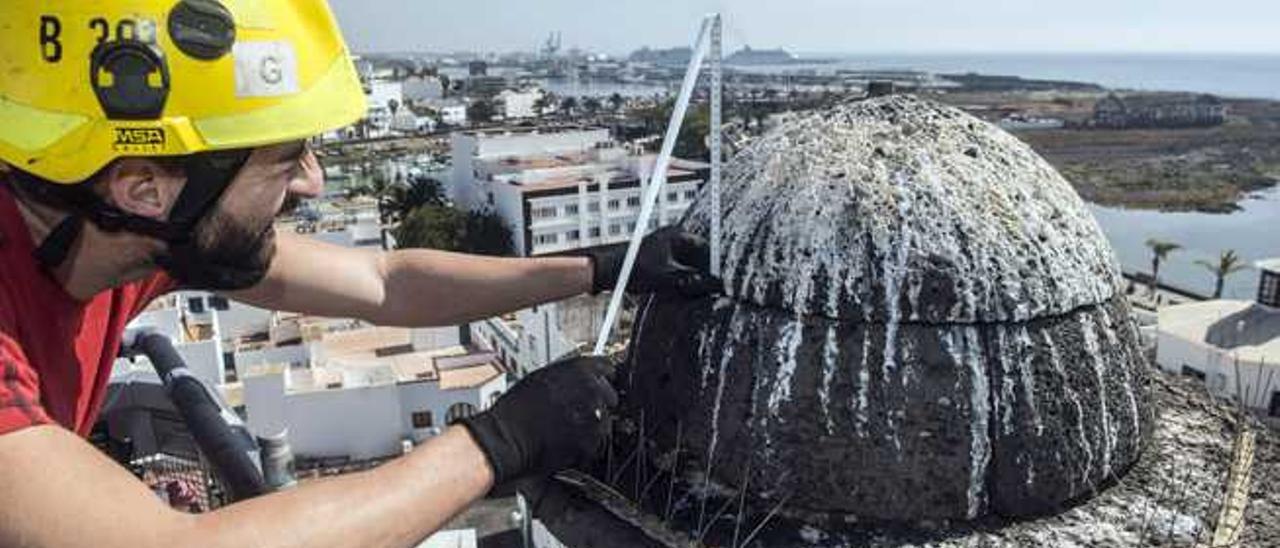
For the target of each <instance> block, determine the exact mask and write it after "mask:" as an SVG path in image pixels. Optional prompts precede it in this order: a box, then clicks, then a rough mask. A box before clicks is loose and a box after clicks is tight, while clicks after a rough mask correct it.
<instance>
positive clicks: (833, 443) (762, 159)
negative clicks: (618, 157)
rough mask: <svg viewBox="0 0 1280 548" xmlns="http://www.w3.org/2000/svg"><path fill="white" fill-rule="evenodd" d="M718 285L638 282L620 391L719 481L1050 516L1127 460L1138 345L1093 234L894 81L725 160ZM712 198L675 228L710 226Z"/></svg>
mask: <svg viewBox="0 0 1280 548" xmlns="http://www.w3.org/2000/svg"><path fill="white" fill-rule="evenodd" d="M723 193H724V198H723V204H722V206H723V210H722V212H723V213H722V219H723V227H724V247H723V249H724V254H723V257H722V263H721V265H722V268H723V274H724V278H725V283H726V286H727V288H728V294H727V296H725V297H722V298H719V299H715V300H712V299H707V300H702V301H694V302H688V301H674V300H673V301H667V300H662V299H659V298H652V299H650V300H648V301H647V302H646V303H645V306H643V307H642V308H641V310H640V312H639V315H638V317H637V322H636V326H635V328H634V332H633V344H632V348H631V355H630V362H629V365H628V371H626V377H625V378H626V379H629V385H628V386H627V387H626V389H625V398H624V400H625V407H626V409H627V410H628V411H629V412H631V413H636V414H638V413H639V412H641V411H643V412H644V413H645V415H646V417H647V420H648V421H649V424H650V425H651V428H652V430H653V431H654V432H655V433H656V436H655V439H656V440H658V443H659V444H665V446H666V447H665V448H666V449H670V448H671V447H672V444H673V442H674V438H675V437H676V431H677V430H681V431H682V432H683V436H684V439H683V442H682V443H683V447H684V448H685V449H686V450H688V451H690V452H691V453H692V454H693V455H694V456H695V457H699V458H701V459H702V460H703V461H704V462H703V465H704V466H706V468H707V470H709V471H710V476H711V478H713V479H714V480H715V481H717V482H718V483H721V484H723V485H724V486H728V487H732V486H734V485H738V484H739V483H741V482H742V481H743V478H744V474H746V472H747V471H748V470H749V471H750V476H751V481H750V483H749V484H750V485H752V486H754V487H753V488H752V489H751V490H752V493H751V494H753V495H754V496H756V497H765V498H767V497H778V496H784V495H785V496H788V497H789V499H788V500H789V502H788V506H789V507H792V508H796V509H799V510H803V511H814V512H831V513H837V514H843V515H852V516H857V517H860V518H866V519H874V520H887V521H914V520H922V519H974V518H978V517H981V516H984V515H988V514H992V513H997V514H1002V515H1028V514H1037V513H1043V512H1049V511H1053V510H1055V509H1057V508H1060V507H1061V506H1062V505H1063V504H1065V503H1066V502H1067V501H1071V500H1075V499H1079V498H1080V497H1082V496H1085V495H1088V494H1090V493H1092V492H1094V491H1095V490H1096V489H1098V488H1099V486H1100V485H1102V484H1103V483H1104V482H1106V481H1107V480H1109V479H1111V478H1114V477H1116V476H1118V475H1119V474H1121V473H1122V472H1123V471H1124V470H1126V469H1127V468H1128V467H1129V466H1130V465H1131V464H1132V463H1133V462H1135V460H1136V459H1137V458H1138V456H1139V454H1140V451H1141V447H1142V440H1143V439H1144V437H1145V436H1146V434H1147V433H1148V432H1149V430H1150V423H1151V417H1150V411H1149V409H1148V407H1147V404H1146V398H1145V396H1144V390H1143V386H1144V379H1145V374H1146V368H1147V365H1146V362H1145V358H1144V357H1143V354H1142V350H1141V348H1140V344H1139V337H1138V333H1137V329H1136V326H1135V325H1134V323H1133V321H1132V319H1131V318H1130V314H1129V310H1128V305H1127V303H1126V301H1125V300H1124V297H1123V295H1122V294H1121V284H1120V276H1119V269H1118V267H1117V265H1116V261H1115V259H1114V256H1113V253H1112V250H1111V248H1110V245H1109V244H1108V242H1107V240H1106V238H1105V237H1104V235H1103V234H1102V231H1101V230H1100V228H1099V227H1098V225H1097V223H1096V222H1095V221H1094V219H1093V217H1092V215H1091V214H1090V213H1089V211H1088V210H1087V208H1086V207H1085V205H1084V203H1083V201H1082V200H1081V199H1080V198H1079V196H1078V195H1076V193H1075V192H1074V191H1073V190H1072V188H1071V187H1070V185H1069V184H1068V183H1067V182H1066V181H1065V180H1064V179H1063V178H1062V176H1061V175H1059V174H1058V173H1057V171H1055V170H1054V169H1053V167H1052V166H1050V165H1049V164H1048V163H1047V162H1046V161H1045V160H1043V159H1042V158H1040V157H1039V156H1038V155H1037V154H1036V153H1035V152H1034V151H1032V150H1031V149H1030V148H1029V147H1028V146H1027V145H1025V144H1024V143H1022V142H1021V141H1019V140H1018V139H1016V138H1015V137H1013V136H1011V135H1009V134H1007V133H1005V132H1003V131H1002V130H1000V129H998V128H996V127H994V126H992V125H990V124H987V123H985V122H983V121H981V120H979V119H977V118H974V117H972V116H970V115H968V114H966V113H964V112H962V111H960V110H957V109H954V108H950V107H945V106H941V105H938V104H935V103H931V102H928V101H924V100H920V99H917V98H914V97H909V96H892V97H884V98H878V99H872V100H867V101H861V102H855V103H849V104H846V105H843V106H840V107H837V108H834V109H831V110H828V111H823V112H818V113H814V114H810V115H806V116H802V117H798V118H795V119H793V120H791V121H789V122H787V123H786V124H785V125H783V126H782V127H779V128H777V129H776V130H774V131H772V132H770V133H769V134H767V135H765V136H764V137H762V138H761V139H758V140H757V141H755V142H753V143H752V144H751V145H750V146H749V147H748V148H747V149H746V150H744V151H742V152H741V153H740V154H739V155H738V156H737V157H735V158H734V159H733V160H732V161H731V162H730V164H729V166H728V168H727V170H726V177H725V184H724V188H723ZM708 202H709V200H708V199H707V196H706V193H705V192H704V193H703V196H701V197H700V199H699V200H698V202H696V203H695V204H694V206H693V207H692V208H691V209H690V212H689V214H688V215H687V217H686V218H685V219H684V221H683V225H684V226H685V228H687V229H689V230H691V231H693V232H696V233H701V234H704V235H705V234H707V233H708V232H709V228H708V218H709V217H708V214H709V213H710V211H709V203H708Z"/></svg>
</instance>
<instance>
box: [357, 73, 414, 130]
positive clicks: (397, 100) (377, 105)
mask: <svg viewBox="0 0 1280 548" xmlns="http://www.w3.org/2000/svg"><path fill="white" fill-rule="evenodd" d="M366 100H367V101H368V103H369V112H368V114H367V115H366V117H365V118H366V119H367V121H368V122H369V135H368V136H369V137H381V136H385V135H386V134H387V132H389V131H391V122H392V119H393V117H394V116H395V115H396V114H398V113H399V112H400V111H401V109H404V110H408V108H407V107H406V106H405V102H404V86H403V84H402V83H401V82H391V81H385V80H374V81H372V82H370V83H369V94H368V97H366ZM393 105H394V109H393ZM393 110H394V112H393Z"/></svg>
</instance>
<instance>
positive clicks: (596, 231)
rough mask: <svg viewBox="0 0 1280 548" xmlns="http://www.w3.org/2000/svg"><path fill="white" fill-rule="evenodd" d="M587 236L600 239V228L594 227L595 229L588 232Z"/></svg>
mask: <svg viewBox="0 0 1280 548" xmlns="http://www.w3.org/2000/svg"><path fill="white" fill-rule="evenodd" d="M587 234H590V235H591V237H592V238H599V237H600V227H598V226H593V227H591V229H590V230H587Z"/></svg>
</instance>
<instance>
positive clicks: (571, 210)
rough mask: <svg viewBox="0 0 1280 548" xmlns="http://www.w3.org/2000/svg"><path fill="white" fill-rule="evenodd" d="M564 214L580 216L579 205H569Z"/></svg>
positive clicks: (565, 207)
mask: <svg viewBox="0 0 1280 548" xmlns="http://www.w3.org/2000/svg"><path fill="white" fill-rule="evenodd" d="M564 214H565V215H577V214H578V204H569V205H567V206H564Z"/></svg>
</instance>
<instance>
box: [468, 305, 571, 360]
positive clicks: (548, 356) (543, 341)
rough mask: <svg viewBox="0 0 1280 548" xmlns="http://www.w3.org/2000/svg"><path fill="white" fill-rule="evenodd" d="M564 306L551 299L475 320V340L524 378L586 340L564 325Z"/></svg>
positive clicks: (473, 330) (568, 352)
mask: <svg viewBox="0 0 1280 548" xmlns="http://www.w3.org/2000/svg"><path fill="white" fill-rule="evenodd" d="M563 310H564V309H563V308H562V307H561V306H560V304H559V303H550V304H546V305H542V306H535V307H533V308H526V309H524V310H520V311H517V312H514V313H511V314H508V315H506V316H503V317H498V318H489V319H486V320H483V321H479V322H474V323H472V324H471V326H470V329H471V333H472V340H473V341H475V343H476V344H477V345H478V346H480V347H482V348H485V349H487V350H488V351H490V352H492V353H494V354H495V355H497V359H498V362H499V363H501V364H503V366H504V367H505V368H506V370H507V371H509V372H511V373H512V374H514V375H515V376H516V377H517V378H520V377H523V376H524V375H526V374H528V373H530V372H532V371H536V370H537V369H539V368H541V367H542V366H544V365H547V364H548V363H551V362H554V361H556V360H558V359H561V358H564V357H566V356H568V355H570V354H573V353H574V352H577V351H578V350H579V349H580V348H579V345H578V343H580V342H583V341H579V340H577V339H575V338H573V337H572V336H571V334H569V333H566V332H565V330H564V328H563V325H564V312H563Z"/></svg>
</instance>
